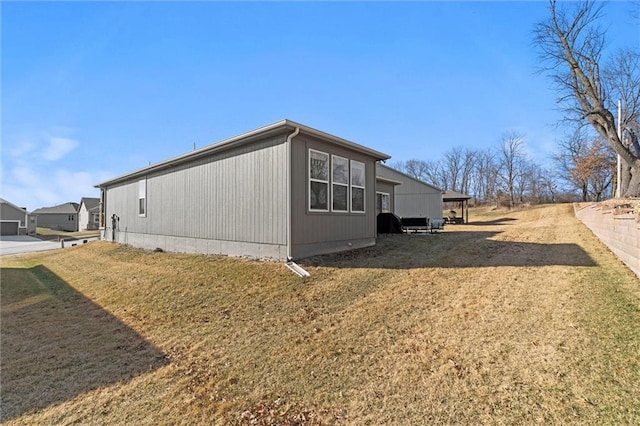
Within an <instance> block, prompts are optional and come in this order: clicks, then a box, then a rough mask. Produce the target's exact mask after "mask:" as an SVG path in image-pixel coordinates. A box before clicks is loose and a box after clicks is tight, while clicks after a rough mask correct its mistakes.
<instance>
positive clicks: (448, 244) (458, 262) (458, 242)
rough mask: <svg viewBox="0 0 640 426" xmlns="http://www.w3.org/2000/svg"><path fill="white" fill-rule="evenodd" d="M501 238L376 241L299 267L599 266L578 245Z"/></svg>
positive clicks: (469, 234)
mask: <svg viewBox="0 0 640 426" xmlns="http://www.w3.org/2000/svg"><path fill="white" fill-rule="evenodd" d="M498 234H500V232H484V231H461V232H449V233H447V232H446V231H445V232H440V233H437V234H429V233H426V234H425V233H422V234H412V233H409V234H388V235H379V236H378V239H377V243H376V245H375V246H374V247H368V248H364V249H359V250H352V251H348V252H341V253H334V254H328V255H322V256H315V257H311V258H308V259H304V260H302V261H301V262H300V263H301V264H303V265H309V266H328V267H338V268H384V269H411V268H424V267H434V268H477V267H491V266H494V267H495V266H552V265H558V266H597V264H596V263H595V262H594V260H593V259H592V258H591V257H590V256H589V254H587V253H586V252H585V251H584V250H583V249H582V248H581V247H580V246H579V245H577V244H564V243H563V244H541V243H528V242H519V241H500V240H494V239H491V238H492V237H495V236H496V235H498Z"/></svg>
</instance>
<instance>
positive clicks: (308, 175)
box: [307, 148, 331, 212]
mask: <svg viewBox="0 0 640 426" xmlns="http://www.w3.org/2000/svg"><path fill="white" fill-rule="evenodd" d="M308 152H309V155H308V157H309V158H308V161H307V165H308V171H307V179H308V182H309V185H308V186H307V189H308V190H309V193H308V197H307V202H308V204H307V206H308V208H309V211H310V212H328V211H329V203H330V202H331V200H330V195H331V161H330V159H331V156H330V155H329V154H328V153H326V152H322V151H318V150H315V149H311V148H309V151H308ZM312 152H315V153H317V154H321V155H323V156H326V157H327V180H326V181H324V180H321V179H317V178H312V177H311V153H312ZM312 182H317V183H322V184H326V185H327V208H326V209H314V208H311V183H312Z"/></svg>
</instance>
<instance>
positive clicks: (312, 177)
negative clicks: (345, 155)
mask: <svg viewBox="0 0 640 426" xmlns="http://www.w3.org/2000/svg"><path fill="white" fill-rule="evenodd" d="M309 210H316V211H329V154H326V153H324V152H320V151H314V150H312V149H310V150H309Z"/></svg>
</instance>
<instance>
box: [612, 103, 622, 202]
mask: <svg viewBox="0 0 640 426" xmlns="http://www.w3.org/2000/svg"><path fill="white" fill-rule="evenodd" d="M621 123H622V101H621V100H620V99H618V139H620V141H621V142H622V124H621ZM616 172H617V175H618V176H617V178H616V194H615V196H614V197H615V198H620V196H621V194H620V191H621V190H622V185H621V183H620V176H621V175H622V161H621V160H620V154H618V164H617V167H616Z"/></svg>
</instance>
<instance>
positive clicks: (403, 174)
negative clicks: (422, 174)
mask: <svg viewBox="0 0 640 426" xmlns="http://www.w3.org/2000/svg"><path fill="white" fill-rule="evenodd" d="M379 166H380V167H384V168H386V169H389V170H392V171H394V172H396V173H399V174H401V175H402V176H404V177H406V178H408V179H411V180H414V181H416V182H419V183H421V184H423V185H427V186H429V187H431V188H433V189H435V190H438V191H440V192H442V193H443V194H444V190H443V189H440V188H438V187H437V186H435V185H432V184H430V183H427V182H425V181H423V180H420V179H418V178H414V177H413V176H409V175H408V174H406V173H404V172H401V171H400V170H396V169H394V168H393V167H389V166H386V165H384V164H379Z"/></svg>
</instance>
